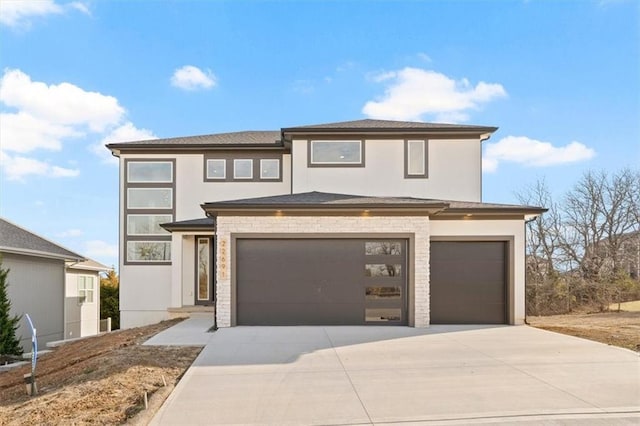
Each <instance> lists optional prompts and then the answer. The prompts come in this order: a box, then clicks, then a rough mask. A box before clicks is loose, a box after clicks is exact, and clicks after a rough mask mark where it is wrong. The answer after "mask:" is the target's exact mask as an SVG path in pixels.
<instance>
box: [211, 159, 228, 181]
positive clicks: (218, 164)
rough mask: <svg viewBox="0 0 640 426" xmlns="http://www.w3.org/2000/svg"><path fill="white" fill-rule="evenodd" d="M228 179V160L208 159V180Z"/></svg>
mask: <svg viewBox="0 0 640 426" xmlns="http://www.w3.org/2000/svg"><path fill="white" fill-rule="evenodd" d="M226 178H227V160H225V159H224V158H208V159H207V179H221V180H224V179H226Z"/></svg>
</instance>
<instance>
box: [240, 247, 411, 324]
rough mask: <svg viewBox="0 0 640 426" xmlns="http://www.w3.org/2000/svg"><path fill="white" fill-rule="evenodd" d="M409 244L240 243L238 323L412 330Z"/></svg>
mask: <svg viewBox="0 0 640 426" xmlns="http://www.w3.org/2000/svg"><path fill="white" fill-rule="evenodd" d="M406 251H407V244H406V241H405V240H379V239H366V240H365V239H238V240H237V241H236V269H235V270H236V297H237V302H236V319H237V321H236V322H237V324H238V325H354V324H376V325H380V324H398V325H401V324H406V323H407V309H406V305H407V303H406V288H407V286H406V283H407V280H406V276H407V268H406V258H407V257H406Z"/></svg>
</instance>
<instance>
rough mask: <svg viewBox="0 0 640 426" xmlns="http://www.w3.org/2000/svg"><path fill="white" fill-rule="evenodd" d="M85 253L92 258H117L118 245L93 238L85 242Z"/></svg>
mask: <svg viewBox="0 0 640 426" xmlns="http://www.w3.org/2000/svg"><path fill="white" fill-rule="evenodd" d="M83 253H85V254H86V255H87V256H88V257H91V258H100V257H102V258H105V257H109V258H117V257H118V245H117V244H109V243H107V242H104V241H101V240H91V241H87V242H86V243H85V250H84V251H83Z"/></svg>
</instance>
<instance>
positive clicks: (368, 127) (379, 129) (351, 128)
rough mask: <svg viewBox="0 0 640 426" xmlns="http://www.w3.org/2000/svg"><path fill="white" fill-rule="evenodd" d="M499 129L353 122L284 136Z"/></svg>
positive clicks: (302, 128)
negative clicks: (297, 134)
mask: <svg viewBox="0 0 640 426" xmlns="http://www.w3.org/2000/svg"><path fill="white" fill-rule="evenodd" d="M496 130H498V128H497V127H489V126H474V125H465V124H446V123H423V122H415V121H395V120H373V119H364V120H353V121H341V122H336V123H324V124H312V125H307V126H297V127H286V128H283V129H282V133H283V134H294V133H303V134H313V133H370V132H375V133H404V132H420V133H424V132H447V133H478V134H484V133H493V132H495V131H496Z"/></svg>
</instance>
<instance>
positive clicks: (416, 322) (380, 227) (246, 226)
mask: <svg viewBox="0 0 640 426" xmlns="http://www.w3.org/2000/svg"><path fill="white" fill-rule="evenodd" d="M216 234H217V250H216V256H217V266H218V267H217V270H216V274H217V277H216V278H217V286H216V288H217V292H216V297H217V306H218V309H217V312H216V315H217V320H218V326H220V327H229V326H231V311H232V306H233V305H234V304H235V301H233V300H231V299H232V294H231V279H232V276H231V274H232V273H233V272H232V270H231V257H232V256H234V254H235V253H233V247H231V238H232V236H235V237H240V236H242V234H262V235H265V236H267V235H268V234H296V235H300V234H315V235H313V236H314V237H316V238H317V237H318V235H317V234H330V235H328V236H331V237H336V236H339V234H368V235H375V234H411V235H412V236H413V238H414V247H413V248H411V247H410V251H411V250H412V253H409V257H408V260H409V274H410V275H409V279H410V280H411V277H413V294H411V290H409V292H410V294H409V304H410V305H411V306H410V307H409V308H410V310H411V309H412V310H413V324H411V325H413V326H415V327H426V326H428V325H429V218H428V217H425V216H384V217H378V216H373V217H367V216H330V217H329V216H322V217H318V216H266V217H265V216H220V217H218V218H217V221H216ZM363 236H364V235H363ZM411 255H413V256H411ZM411 259H414V262H413V264H411Z"/></svg>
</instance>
